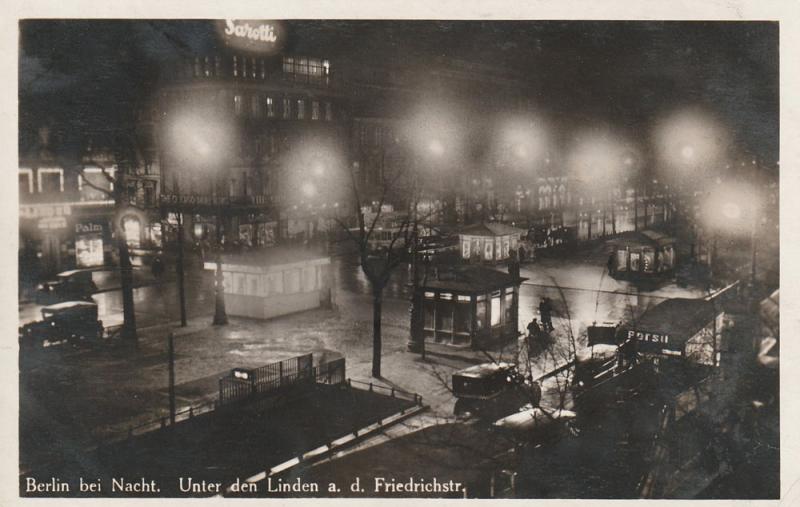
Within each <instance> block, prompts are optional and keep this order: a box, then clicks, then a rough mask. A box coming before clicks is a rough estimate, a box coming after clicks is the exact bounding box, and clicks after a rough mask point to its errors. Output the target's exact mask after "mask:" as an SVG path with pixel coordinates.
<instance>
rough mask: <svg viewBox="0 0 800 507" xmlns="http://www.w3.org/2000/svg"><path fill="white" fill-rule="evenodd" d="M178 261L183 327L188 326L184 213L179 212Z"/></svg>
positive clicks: (176, 266) (179, 298)
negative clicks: (184, 257)
mask: <svg viewBox="0 0 800 507" xmlns="http://www.w3.org/2000/svg"><path fill="white" fill-rule="evenodd" d="M177 215H178V262H177V263H176V265H175V268H176V270H177V271H178V300H179V301H178V302H179V304H180V311H181V327H186V288H185V286H184V263H183V213H182V212H181V213H178V214H177Z"/></svg>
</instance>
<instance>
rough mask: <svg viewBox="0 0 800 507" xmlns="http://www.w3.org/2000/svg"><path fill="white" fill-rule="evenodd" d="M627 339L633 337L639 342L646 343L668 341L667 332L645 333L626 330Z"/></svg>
mask: <svg viewBox="0 0 800 507" xmlns="http://www.w3.org/2000/svg"><path fill="white" fill-rule="evenodd" d="M628 339H635V340H637V341H640V342H648V343H669V335H668V334H658V333H647V332H644V331H636V330H630V331H628Z"/></svg>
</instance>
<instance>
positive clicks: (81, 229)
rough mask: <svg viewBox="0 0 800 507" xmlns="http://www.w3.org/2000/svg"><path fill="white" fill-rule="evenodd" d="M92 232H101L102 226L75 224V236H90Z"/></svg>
mask: <svg viewBox="0 0 800 507" xmlns="http://www.w3.org/2000/svg"><path fill="white" fill-rule="evenodd" d="M93 232H103V226H102V225H100V224H94V223H83V224H75V233H76V234H90V233H93Z"/></svg>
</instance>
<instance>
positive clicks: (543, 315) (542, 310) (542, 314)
mask: <svg viewBox="0 0 800 507" xmlns="http://www.w3.org/2000/svg"><path fill="white" fill-rule="evenodd" d="M548 317H549V315H547V302H545V299H544V298H542V299H541V301H539V318H540V319H542V329H544V330H545V331H548V330H549V328H548V325H547V320H548Z"/></svg>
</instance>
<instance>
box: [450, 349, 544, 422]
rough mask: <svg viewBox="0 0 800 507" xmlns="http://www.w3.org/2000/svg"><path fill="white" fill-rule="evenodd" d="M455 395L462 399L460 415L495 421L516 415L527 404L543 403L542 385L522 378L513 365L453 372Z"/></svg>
mask: <svg viewBox="0 0 800 507" xmlns="http://www.w3.org/2000/svg"><path fill="white" fill-rule="evenodd" d="M452 382H453V394H454V395H455V396H456V398H458V399H457V400H456V405H455V409H454V412H455V414H456V415H475V416H477V417H479V418H481V419H489V420H495V419H497V418H498V417H502V416H504V415H507V414H509V413H512V412H515V411H516V410H518V409H519V407H521V406H523V405H525V404H526V403H534V404H537V403H539V400H540V399H541V396H542V390H541V387H540V386H539V384H538V383H535V382H531V381H530V380H529V379H524V378H522V376H521V374H520V373H519V371H518V369H517V367H516V366H515V365H513V364H510V363H505V362H497V363H484V364H478V365H475V366H470V367H469V368H465V369H463V370H459V371H457V372H455V373H453V379H452Z"/></svg>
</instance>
